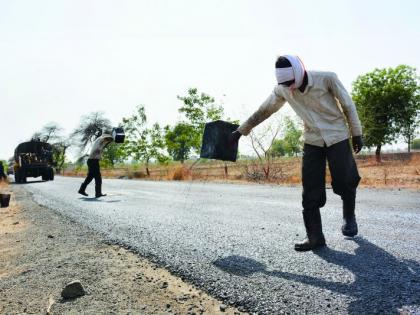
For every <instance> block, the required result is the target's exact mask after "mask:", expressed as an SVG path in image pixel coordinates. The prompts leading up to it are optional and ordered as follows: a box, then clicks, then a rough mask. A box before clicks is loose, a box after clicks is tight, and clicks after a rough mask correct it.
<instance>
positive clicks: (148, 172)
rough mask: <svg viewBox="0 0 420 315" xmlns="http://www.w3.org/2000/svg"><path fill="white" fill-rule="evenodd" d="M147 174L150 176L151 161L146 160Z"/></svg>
mask: <svg viewBox="0 0 420 315" xmlns="http://www.w3.org/2000/svg"><path fill="white" fill-rule="evenodd" d="M146 174H147V176H150V171H149V161H146Z"/></svg>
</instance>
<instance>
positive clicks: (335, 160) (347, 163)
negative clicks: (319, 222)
mask: <svg viewBox="0 0 420 315" xmlns="http://www.w3.org/2000/svg"><path fill="white" fill-rule="evenodd" d="M327 159H328V166H329V168H330V172H331V178H332V183H331V185H332V187H333V190H334V193H336V194H338V195H340V196H341V199H342V200H343V226H342V228H341V231H342V233H343V235H345V236H349V237H353V236H355V235H357V233H358V227H357V222H356V216H355V205H356V189H357V186H358V184H359V182H360V176H359V172H358V170H357V165H356V162H355V160H354V157H353V153H352V150H351V147H350V143H349V141H348V140H345V141H342V142H339V143H336V144H334V145H332V146H331V147H329V148H328V149H327Z"/></svg>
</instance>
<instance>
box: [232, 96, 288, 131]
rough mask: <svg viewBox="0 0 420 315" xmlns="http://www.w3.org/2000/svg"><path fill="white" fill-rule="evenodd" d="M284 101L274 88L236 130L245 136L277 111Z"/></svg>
mask: <svg viewBox="0 0 420 315" xmlns="http://www.w3.org/2000/svg"><path fill="white" fill-rule="evenodd" d="M285 102H286V100H285V99H284V98H283V97H282V96H280V95H278V94H277V93H276V91H275V90H274V91H273V93H271V95H270V96H269V97H268V98H267V99H266V100H265V101H264V103H262V105H261V106H260V108H258V110H257V111H256V112H255V113H253V114H252V115H251V117H249V118H248V119H247V120H246V121H245V122H244V123H243V124H242V125H240V126H239V128H238V131H239V132H240V133H241V134H242V135H244V136H247V135H248V134H249V133H250V132H251V130H252V129H253V128H254V127H256V126H258V125H259V124H260V123H262V122H263V121H264V120H266V119H267V118H268V117H270V116H271V115H272V114H274V113H275V112H277V111H278V110H279V109H280V108H281V107H282V106H283V105H284V103H285Z"/></svg>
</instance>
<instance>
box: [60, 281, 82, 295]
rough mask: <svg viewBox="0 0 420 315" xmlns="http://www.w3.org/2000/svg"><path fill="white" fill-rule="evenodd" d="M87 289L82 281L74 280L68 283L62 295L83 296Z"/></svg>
mask: <svg viewBox="0 0 420 315" xmlns="http://www.w3.org/2000/svg"><path fill="white" fill-rule="evenodd" d="M85 294H86V292H85V289H84V288H83V286H82V284H81V283H80V281H77V280H75V281H72V282H70V283H68V284H67V285H66V286H65V287H64V289H63V291H62V292H61V297H62V298H63V299H65V300H66V299H75V298H77V297H80V296H83V295H85Z"/></svg>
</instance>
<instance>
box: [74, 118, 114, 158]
mask: <svg viewBox="0 0 420 315" xmlns="http://www.w3.org/2000/svg"><path fill="white" fill-rule="evenodd" d="M111 129H112V127H111V122H110V121H109V119H107V118H105V117H104V113H103V112H92V113H90V114H89V115H86V116H82V118H81V121H80V124H79V126H78V127H77V128H76V129H75V130H74V131H73V133H72V138H76V139H78V140H79V141H78V146H79V148H80V150H81V152H83V151H84V150H85V149H86V147H87V146H88V145H90V144H92V143H93V142H94V141H95V140H96V139H97V138H99V137H100V136H101V135H102V132H103V130H111Z"/></svg>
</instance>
